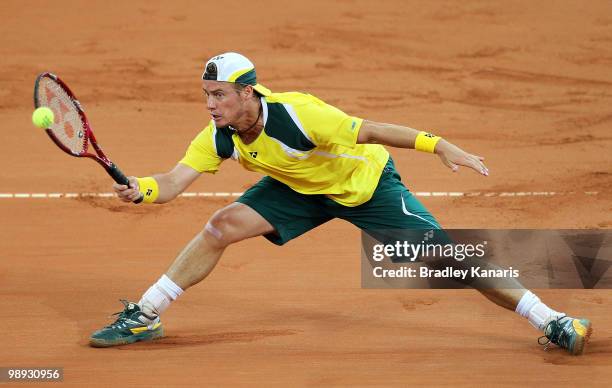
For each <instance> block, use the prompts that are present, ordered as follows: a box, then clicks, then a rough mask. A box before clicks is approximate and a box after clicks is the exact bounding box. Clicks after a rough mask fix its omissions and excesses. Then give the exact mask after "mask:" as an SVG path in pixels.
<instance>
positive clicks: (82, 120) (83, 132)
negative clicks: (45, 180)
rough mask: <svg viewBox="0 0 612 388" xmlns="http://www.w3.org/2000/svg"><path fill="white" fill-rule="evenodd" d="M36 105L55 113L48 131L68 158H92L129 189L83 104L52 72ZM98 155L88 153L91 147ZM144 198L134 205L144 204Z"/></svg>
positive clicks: (40, 80) (42, 78)
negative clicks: (96, 132)
mask: <svg viewBox="0 0 612 388" xmlns="http://www.w3.org/2000/svg"><path fill="white" fill-rule="evenodd" d="M34 106H35V107H36V108H40V107H43V106H45V107H47V108H49V109H51V110H52V111H53V115H54V122H53V124H51V126H50V127H49V128H47V129H45V131H46V132H47V135H49V137H50V138H51V140H53V142H54V143H55V144H56V145H57V146H58V147H59V148H60V149H61V150H62V151H64V152H65V153H67V154H68V155H72V156H75V157H77V158H82V157H85V158H90V159H93V160H95V161H96V162H98V164H99V165H100V166H102V167H104V169H105V170H106V172H107V173H108V175H110V176H111V177H112V178H113V179H114V180H115V182H117V183H119V184H121V185H126V186H129V185H130V183H129V181H128V179H127V178H126V176H125V175H124V174H123V173H122V172H121V170H119V167H117V165H116V164H115V163H113V162H112V161H111V160H110V159H109V158H108V157H107V156H106V155H105V154H104V152H103V151H102V148H101V147H100V145H99V144H98V142H97V141H96V137H95V136H94V133H93V131H92V129H91V126H90V125H89V121H88V120H87V116H85V112H84V111H83V107H82V106H81V103H80V102H79V101H78V100H77V98H76V97H75V95H74V93H72V91H71V90H70V89H69V88H68V86H67V85H66V84H65V83H64V82H63V81H62V80H61V79H59V77H58V76H56V75H55V74H52V73H48V72H46V73H42V74H40V75H39V76H38V77H36V82H35V84H34ZM90 144H91V146H92V147H93V149H94V150H95V154H93V153H91V152H88V148H89V145H90ZM142 199H143V197H142V195H141V196H140V198H138V199H137V200H135V201H134V203H140V202H142Z"/></svg>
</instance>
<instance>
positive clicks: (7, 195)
mask: <svg viewBox="0 0 612 388" xmlns="http://www.w3.org/2000/svg"><path fill="white" fill-rule="evenodd" d="M242 194H244V193H242V192H225V191H216V192H206V191H203V192H185V193H182V194H181V195H179V196H180V197H183V198H194V197H240V196H241V195H242ZM574 194H583V195H589V196H592V195H598V194H599V191H583V192H575V191H568V192H563V191H499V192H497V191H490V192H461V191H433V192H429V191H417V192H414V193H413V195H414V196H415V197H530V196H531V197H554V196H560V195H574ZM116 196H117V195H116V194H115V193H0V199H26V198H27V199H31V198H34V199H49V198H51V199H63V198H79V197H80V198H92V197H98V198H114V197H116Z"/></svg>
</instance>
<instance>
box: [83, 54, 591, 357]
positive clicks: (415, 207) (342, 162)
mask: <svg viewBox="0 0 612 388" xmlns="http://www.w3.org/2000/svg"><path fill="white" fill-rule="evenodd" d="M202 89H203V91H204V94H205V95H206V97H207V108H208V111H209V113H210V115H211V116H212V120H211V121H210V122H209V124H208V125H207V126H206V128H204V130H203V131H201V132H200V133H199V134H198V135H197V136H196V137H195V139H194V140H193V141H192V142H191V145H190V146H189V148H188V149H187V152H186V154H185V156H184V158H183V159H182V160H181V161H180V162H179V163H178V164H177V165H176V166H175V167H174V168H173V169H172V170H171V171H169V172H166V173H162V174H157V175H153V176H149V177H141V178H136V177H130V178H129V180H130V187H128V186H124V185H118V184H115V185H114V186H113V188H114V190H115V192H116V193H117V194H118V196H119V198H120V199H121V200H123V201H125V202H131V201H134V200H135V199H137V198H138V197H139V196H141V195H142V196H144V203H158V204H162V203H166V202H169V201H171V200H173V199H174V198H176V197H177V196H178V195H179V194H180V193H182V192H183V191H184V190H186V189H187V188H188V187H189V185H190V184H191V183H192V182H193V181H195V180H196V179H197V178H198V177H199V176H200V175H201V174H202V173H216V172H217V171H218V169H219V165H220V164H221V163H222V162H223V161H225V160H227V159H232V160H235V161H237V162H238V163H240V164H241V165H242V166H243V167H244V168H246V169H247V170H251V171H257V172H260V173H262V174H263V175H265V176H264V177H263V178H262V179H261V180H260V181H259V182H258V183H257V184H255V185H254V186H253V187H251V188H250V189H249V190H247V191H246V192H245V193H244V194H243V195H242V196H241V197H240V198H238V199H237V200H236V201H235V202H234V203H232V204H230V205H228V206H226V207H224V208H222V209H220V210H218V211H217V212H216V213H215V214H214V215H213V216H212V217H211V218H210V219H209V220H208V222H207V223H206V226H205V227H204V229H203V230H202V231H201V232H200V233H198V234H197V235H196V236H195V237H194V238H193V240H192V241H191V242H190V243H189V244H188V245H187V246H186V247H185V248H184V249H183V251H182V252H181V253H180V254H179V255H178V257H177V258H176V260H175V261H174V263H172V265H171V266H170V268H169V269H168V270H167V272H166V273H165V274H163V275H162V276H161V277H160V278H159V280H158V281H157V282H155V283H154V284H153V285H151V287H150V288H149V289H147V290H146V291H145V292H144V294H143V295H142V297H141V299H140V301H139V302H138V303H133V302H128V301H122V302H123V303H124V310H123V311H122V312H121V313H119V316H118V318H117V320H116V321H115V322H114V323H112V324H110V325H109V326H106V327H104V328H102V329H101V330H98V331H96V332H95V333H93V334H92V336H91V338H90V344H91V345H92V346H95V347H108V346H115V345H123V344H129V343H133V342H136V341H143V340H151V339H155V338H160V337H162V336H163V327H162V324H161V322H160V315H161V314H162V313H163V312H164V311H166V309H168V307H169V306H170V304H171V303H172V302H173V301H175V300H176V299H177V298H178V297H179V296H180V295H181V294H182V293H183V292H184V291H185V290H187V289H188V288H189V287H191V286H193V285H195V284H197V283H199V282H200V281H202V280H203V279H204V278H205V277H206V276H207V275H208V274H209V273H210V272H211V271H212V270H213V268H214V267H215V265H216V264H217V262H218V261H219V259H220V257H221V255H222V254H223V251H224V250H225V248H227V247H228V246H229V245H230V244H234V243H237V242H239V241H242V240H244V239H247V238H250V237H256V236H264V237H265V238H267V239H268V240H269V241H271V242H273V243H274V244H277V245H283V244H285V243H286V242H287V241H289V240H291V239H293V238H296V237H298V236H300V235H302V234H304V233H306V232H307V231H309V230H311V229H313V228H315V227H317V226H319V225H321V224H323V223H325V222H327V221H329V220H331V219H333V218H336V217H338V218H342V219H344V220H347V221H349V222H351V223H352V224H354V225H355V226H357V227H358V228H361V229H364V230H366V231H367V230H374V229H379V230H380V229H422V230H425V229H430V230H431V229H440V225H439V224H438V222H437V221H436V220H435V218H434V217H433V216H432V215H431V214H430V213H429V212H428V211H427V209H425V207H423V205H421V204H420V203H419V202H418V201H417V199H416V198H415V197H414V196H413V195H412V194H411V193H410V191H409V190H408V189H407V188H406V187H405V186H404V184H403V183H402V182H401V179H400V176H399V174H398V173H397V171H396V169H395V166H394V164H393V160H392V159H391V157H390V155H389V152H388V151H387V150H386V149H385V147H384V146H391V147H399V148H410V149H416V150H418V151H423V152H429V153H432V154H436V155H437V156H438V157H439V158H440V160H441V161H442V163H444V165H446V166H447V167H449V168H450V169H451V170H452V171H457V170H458V169H459V167H460V166H464V167H467V168H470V169H472V170H474V171H476V172H477V173H479V174H482V175H483V176H487V175H488V174H489V172H488V170H487V167H486V166H485V165H484V164H483V159H484V158H482V157H480V156H476V155H473V154H470V153H467V152H465V151H463V150H462V149H461V148H459V147H457V146H455V145H453V144H452V143H450V142H448V141H446V140H444V139H442V138H440V137H438V136H435V135H433V134H430V133H426V132H421V131H417V130H415V129H412V128H409V127H405V126H400V125H394V124H383V123H378V122H374V121H369V120H363V119H361V118H358V117H354V116H350V115H348V114H346V113H344V112H342V111H341V110H339V109H337V108H335V107H333V106H331V105H329V104H326V103H325V102H323V101H321V100H319V99H318V98H316V97H314V96H312V95H309V94H303V93H297V92H288V93H272V92H271V91H270V90H269V89H267V88H265V87H264V86H262V85H261V84H259V83H257V76H256V72H255V67H254V65H253V63H252V62H251V61H249V60H248V59H247V58H246V57H244V56H243V55H240V54H238V53H231V52H230V53H225V54H221V55H218V56H215V57H213V58H211V59H210V60H209V61H208V62H207V63H206V66H205V68H204V73H203V75H202ZM383 145H384V146H383ZM497 281H498V284H497V285H496V288H492V289H480V290H479V291H480V292H481V293H483V295H484V296H486V297H487V298H488V299H490V300H492V301H493V302H495V303H496V304H498V305H499V306H501V307H504V308H506V309H509V310H512V311H516V313H518V314H519V315H521V316H522V317H525V318H527V319H528V321H529V322H530V323H531V324H532V325H533V326H535V327H536V328H537V329H539V330H541V331H542V332H543V335H542V336H541V337H540V339H539V340H538V342H540V344H542V345H548V344H549V343H551V342H552V343H554V344H556V345H558V346H560V347H562V348H565V349H567V351H569V352H570V353H571V354H581V353H582V352H583V350H584V346H585V343H586V342H587V340H588V337H589V335H590V333H591V323H590V322H589V320H587V319H574V318H571V317H569V316H566V315H565V314H563V313H560V312H557V311H555V310H553V309H551V308H550V307H548V306H547V305H546V304H544V303H543V302H541V301H540V299H539V298H538V297H537V296H536V295H535V294H534V293H532V292H531V291H528V290H526V289H524V288H523V287H522V286H521V285H520V284H519V283H518V282H517V281H516V280H514V279H499V280H497Z"/></svg>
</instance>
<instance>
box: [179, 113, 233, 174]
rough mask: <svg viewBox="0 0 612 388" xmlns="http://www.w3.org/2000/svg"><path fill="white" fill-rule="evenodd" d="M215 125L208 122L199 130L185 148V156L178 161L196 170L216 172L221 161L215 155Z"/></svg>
mask: <svg viewBox="0 0 612 388" xmlns="http://www.w3.org/2000/svg"><path fill="white" fill-rule="evenodd" d="M215 132H216V130H215V126H214V125H213V124H212V123H210V124H208V126H207V127H206V128H204V130H202V132H200V133H199V134H198V135H197V136H196V137H195V138H194V139H193V140H192V141H191V144H190V145H189V148H187V152H186V153H185V156H184V157H183V159H181V161H180V162H179V163H182V164H185V165H187V166H189V167H191V168H193V169H194V170H196V171H198V172H208V173H212V174H214V173H216V172H217V171H219V166H220V165H221V162H222V161H223V159H222V158H220V157H219V155H217V150H216V146H215Z"/></svg>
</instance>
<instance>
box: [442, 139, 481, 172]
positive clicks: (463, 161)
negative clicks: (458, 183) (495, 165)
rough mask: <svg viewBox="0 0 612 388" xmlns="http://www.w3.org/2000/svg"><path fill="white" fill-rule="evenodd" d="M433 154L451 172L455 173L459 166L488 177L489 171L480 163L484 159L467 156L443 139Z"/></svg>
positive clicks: (467, 154) (476, 156)
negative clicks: (436, 155)
mask: <svg viewBox="0 0 612 388" xmlns="http://www.w3.org/2000/svg"><path fill="white" fill-rule="evenodd" d="M435 152H436V154H438V156H439V157H440V159H441V160H442V163H444V164H445V165H446V166H447V167H448V168H450V169H451V170H453V172H457V171H458V170H459V166H465V167H469V168H471V169H472V170H474V171H476V172H478V173H480V174H482V175H485V176H488V175H489V169H488V168H487V167H486V166H485V165H484V163H483V162H482V161H483V160H484V157H482V156H478V155H472V154H469V153H467V152H465V151H464V150H462V149H461V148H459V147H457V146H456V145H454V144H452V143H450V142H448V141H446V140H444V139H441V140H440V141H439V142H438V144H436V149H435Z"/></svg>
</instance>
